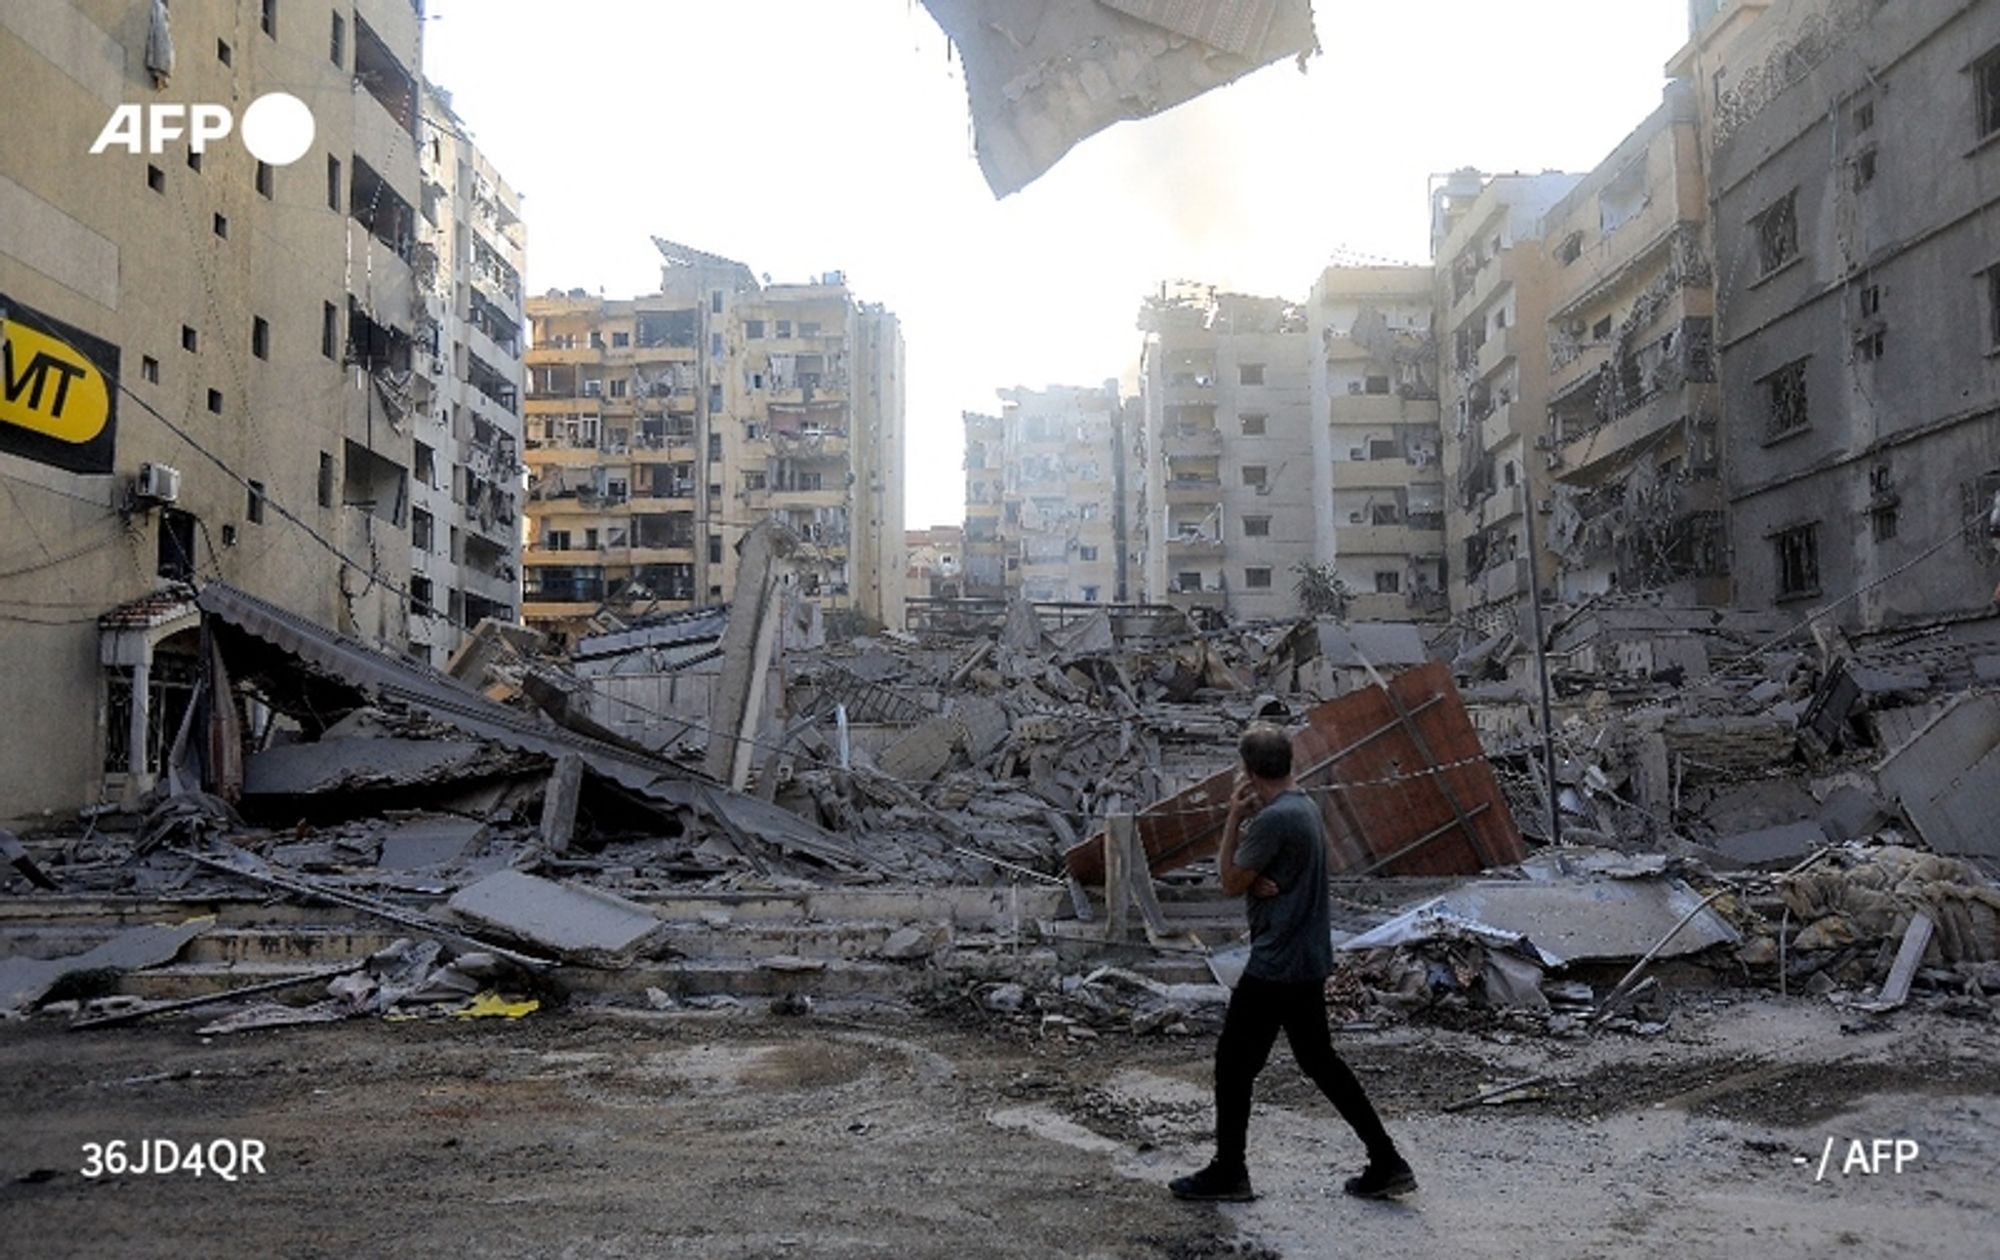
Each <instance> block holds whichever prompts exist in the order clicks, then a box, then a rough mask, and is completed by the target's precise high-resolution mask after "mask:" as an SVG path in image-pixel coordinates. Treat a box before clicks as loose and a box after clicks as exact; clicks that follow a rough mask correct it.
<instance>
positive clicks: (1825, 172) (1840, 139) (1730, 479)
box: [1675, 0, 2000, 629]
mask: <svg viewBox="0 0 2000 1260" xmlns="http://www.w3.org/2000/svg"><path fill="white" fill-rule="evenodd" d="M1739 7H1740V6H1736V5H1729V6H1724V7H1723V8H1722V10H1721V11H1720V12H1718V13H1716V14H1715V15H1714V16H1713V17H1712V18H1711V19H1710V21H1711V23H1712V24H1715V25H1730V26H1731V27H1732V29H1731V30H1728V31H1725V32H1723V33H1724V34H1727V35H1732V36H1733V44H1732V45H1731V46H1730V47H1727V48H1725V47H1722V46H1721V42H1720V37H1719V36H1718V35H1716V34H1714V33H1712V32H1710V31H1708V30H1706V29H1703V30H1697V32H1696V36H1695V38H1694V40H1693V41H1691V44H1690V47H1689V49H1688V50H1686V51H1684V52H1683V54H1682V55H1681V56H1680V57H1679V58H1677V59H1676V63H1675V68H1676V69H1678V70H1680V71H1682V72H1684V73H1685V74H1686V75H1687V76H1688V77H1689V78H1690V79H1691V80H1692V81H1693V83H1694V85H1695V91H1696V95H1697V98H1698V99H1700V100H1702V101H1704V102H1709V103H1710V105H1711V109H1710V113H1711V115H1712V122H1711V125H1710V128H1709V130H1708V133H1707V135H1706V137H1705V139H1706V144H1707V149H1708V152H1707V162H1708V172H1709V188H1710V194H1711V197H1712V201H1713V207H1714V224H1715V229H1714V236H1715V251H1716V284H1717V307H1718V313H1717V321H1718V332H1717V344H1718V347H1719V351H1720V362H1721V373H1722V394H1723V411H1724V423H1725V433H1726V442H1725V447H1726V449H1725V451H1724V471H1725V484H1726V487H1727V493H1728V499H1729V524H1730V531H1731V538H1732V555H1731V567H1732V573H1733V579H1734V596H1735V601H1736V603H1737V604H1738V605H1739V606H1742V607H1747V608H1758V609H1768V608H1780V609H1786V610H1795V611H1797V612H1800V613H1804V612H1806V611H1808V610H1813V609H1817V608H1820V607H1822V606H1829V605H1830V606H1832V607H1833V608H1834V610H1835V612H1834V615H1835V616H1836V617H1837V619H1838V620H1839V621H1840V622H1841V623H1843V624H1844V625H1846V626H1848V627H1850V628H1856V629H1877V628H1889V627H1894V626H1898V625H1905V624H1912V623H1920V622H1926V621H1934V620H1937V619H1940V618H1952V617H1960V616H1977V615H1985V614H1990V612H1991V608H1992V600H1993V592H1994V586H1995V582H1996V580H2000V552H1996V549H1995V546H1994V541H1993V538H1992V536H1991V532H1990V529H1989V525H1988V516H1989V512H1990V509H1991V508H1992V505H1993V504H1994V502H1995V496H1996V494H2000V235H1996V232H1995V230H1994V229H1993V227H1992V219H1993V214H1992V210H1993V207H1994V204H1995V201H1996V199H2000V7H1996V6H1994V5H1990V4H1973V5H1935V4H1912V5H1886V6H1885V5H1879V4H1875V3H1869V2H1867V0H1822V2H1819V3H1792V2H1789V0H1787V2H1781V3H1773V4H1770V5H1769V6H1768V7H1762V6H1758V8H1759V9H1760V10H1761V11H1759V12H1757V13H1755V14H1754V15H1752V17H1753V18H1754V20H1749V21H1748V22H1747V25H1746V21H1745V19H1744V17H1743V16H1742V15H1740V14H1738V13H1737V9H1738V8H1739Z"/></svg>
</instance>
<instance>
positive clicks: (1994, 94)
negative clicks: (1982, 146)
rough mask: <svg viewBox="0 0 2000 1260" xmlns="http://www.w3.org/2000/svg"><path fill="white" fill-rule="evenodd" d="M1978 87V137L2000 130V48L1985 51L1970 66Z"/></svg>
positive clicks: (1983, 137) (1984, 136) (1982, 137)
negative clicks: (1984, 54) (1977, 62)
mask: <svg viewBox="0 0 2000 1260" xmlns="http://www.w3.org/2000/svg"><path fill="white" fill-rule="evenodd" d="M1972 76H1973V79H1974V81H1975V83H1976V84H1977V88H1978V100H1977V110H1978V124H1979V138H1980V139H1982V140H1983V139H1985V138H1986V137H1987V136H1990V135H1992V134H1993V133H1994V132H1996V131H2000V50H1996V51H1994V52H1990V53H1987V54H1986V56H1985V57H1983V58H1981V59H1980V61H1979V64H1977V65H1975V66H1974V67H1973V68H1972Z"/></svg>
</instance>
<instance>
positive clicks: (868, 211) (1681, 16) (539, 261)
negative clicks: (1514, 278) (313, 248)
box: [425, 0, 1687, 528]
mask: <svg viewBox="0 0 2000 1260" xmlns="http://www.w3.org/2000/svg"><path fill="white" fill-rule="evenodd" d="M1050 2H1062V3H1071V2H1074V3H1084V2H1087V0H1050ZM1314 10H1315V19H1316V24H1317V27H1318V31H1319V40H1320V44H1321V46H1322V48H1323V49H1324V52H1323V53H1322V54H1321V55H1320V56H1318V57H1315V58H1313V59H1311V61H1309V62H1308V64H1307V70H1306V72H1305V73H1303V74H1301V73H1300V72H1299V70H1298V69H1297V68H1296V65H1295V63H1294V62H1292V61H1291V60H1289V59H1288V60H1285V61H1282V62H1280V63H1278V64H1276V65H1273V66H1269V67H1266V68H1265V69H1263V70H1261V71H1259V72H1257V73H1256V74H1253V75H1250V76H1248V77H1246V78H1244V79H1242V80H1239V81H1238V82H1236V83H1234V84H1232V85H1230V86H1228V87H1224V88H1219V89H1217V90H1215V91H1212V92H1209V93H1207V94H1206V95H1204V96H1202V97H1198V98H1196V99H1195V100H1194V101H1191V102H1189V103H1187V104H1185V105H1182V106H1180V107H1179V108H1177V109H1174V110H1171V111H1169V112H1167V113H1165V114H1161V115H1158V116H1156V117H1154V118H1151V119H1145V120H1141V121H1136V122H1126V123H1120V124H1117V125H1116V126H1114V127H1112V128H1110V129H1109V130H1107V131H1104V132H1100V133H1099V134H1098V135H1097V136H1095V137H1093V138H1091V139H1089V140H1086V141H1084V142H1083V143H1082V144H1080V145H1078V146H1077V147H1076V148H1075V149H1073V150H1071V151H1070V153H1069V155H1068V156H1067V157H1065V158H1064V159H1063V160H1062V161H1061V162H1059V163H1058V164H1057V165H1056V166H1055V167H1054V168H1053V169H1052V170H1050V171H1049V172H1048V173H1047V174H1045V175H1043V176H1042V178H1041V179H1040V180H1038V181H1037V182H1035V183H1034V184H1031V185H1029V186H1028V188H1026V189H1025V190H1023V191H1022V192H1019V193H1016V194H1014V195H1013V196H1011V197H1008V198H1006V199H1005V200H1000V201H996V200H995V199H994V197H993V195H992V193H991V192H990V191H989V190H988V189H987V187H986V183H985V181H984V179H983V178H982V177H981V176H980V173H979V168H978V164H977V162H976V160H975V159H974V157H973V151H972V128H971V123H970V121H969V118H968V116H967V111H966V101H965V87H964V82H963V79H962V78H961V76H960V74H959V71H958V66H957V63H956V60H955V59H954V58H953V57H952V56H951V55H950V50H949V47H948V44H947V41H946V40H945V38H944V36H943V34H942V33H941V32H940V31H939V30H938V28H937V26H936V25H935V24H934V23H933V22H932V21H931V20H930V16H929V14H928V13H927V12H925V10H924V9H923V7H922V6H921V5H920V4H918V3H917V2H916V0H728V2H727V3H714V2H713V0H563V2H562V3H559V4H550V3H547V0H429V5H428V12H429V20H428V24H427V26H426V29H425V41H426V44H425V68H426V73H427V74H428V76H429V77H430V78H431V79H432V80H433V81H434V82H436V83H438V84H440V85H441V86H443V87H445V88H446V89H448V90H449V91H450V92H451V93H452V98H453V106H454V108H455V109H456V111H457V112H458V113H459V115H460V116H461V117H462V118H463V119H464V120H465V121H466V123H467V124H468V126H469V127H470V128H471V130H472V132H473V134H474V137H475V139H476V140H477V142H478V143H479V145H480V147H481V148H482V149H483V150H484V151H485V152H486V153H487V155H488V156H489V157H490V158H491V159H492V161H493V162H494V164H495V165H496V166H497V167H498V168H499V170H500V172H501V173H502V175H503V176H504V177H505V178H506V179H507V181H508V182H509V183H510V184H512V185H513V186H514V187H515V188H516V189H517V190H519V191H520V192H522V193H523V194H524V195H525V200H524V203H523V215H524V217H525V219H526V221H527V229H528V276H527V286H528V292H530V293H541V292H544V291H546V290H548V289H551V288H560V289H569V288H584V289H588V290H591V291H593V292H595V291H599V290H602V292H603V293H604V294H605V295H606V296H608V297H613V298H625V297H633V296H636V295H638V294H643V293H649V292H653V291H654V290H656V289H657V287H658V280H659V256H658V254H657V252H656V251H655V250H654V249H653V246H652V243H651V238H652V237H654V236H656V235H657V236H664V237H667V238H669V239H671V240H676V241H680V242H682V243H684V244H687V245H690V246H693V247H695V248H697V249H702V250H707V251H710V252H713V253H718V254H723V255H726V256H728V257H731V258H736V259H739V260H741V261H743V262H745V263H747V264H748V265H749V267H750V269H751V270H752V271H753V272H756V273H758V274H759V275H760V276H761V275H765V274H768V275H769V276H770V277H771V278H772V279H773V280H775V281H777V282H780V283H782V282H785V281H797V280H803V279H806V278H808V277H811V276H816V275H818V274H820V273H822V272H826V271H844V272H845V273H846V275H847V281H848V285H849V287H850V288H851V290H852V291H853V292H854V294H855V295H856V296H857V297H858V298H859V299H861V300H863V301H869V302H881V303H883V304H884V305H886V306H887V307H888V308H889V309H890V310H892V311H894V312H896V314H897V315H898V317H899V318H900V319H901V321H902V328H903V337H904V341H905V344H906V347H907V356H908V358H907V365H906V372H907V385H906V408H907V415H908V434H909V439H908V445H907V449H906V459H907V462H908V468H909V471H908V480H907V486H906V491H907V501H908V508H907V523H908V525H909V526H910V527H911V528H921V527H924V526H926V525H932V524H952V523H956V522H958V521H959V520H960V519H961V517H962V516H963V514H964V504H963V495H964V474H963V471H962V465H961V458H962V440H961V439H962V431H961V428H960V420H959V416H960V413H961V412H963V411H967V410H971V411H984V412H992V411H994V410H995V409H996V408H997V407H998V405H999V404H998V402H997V401H996V399H995V397H994V391H995V390H997V389H1002V388H1010V387H1014V386H1022V385H1025V386H1028V387H1030V388H1041V387H1042V386H1045V385H1051V384H1069V385H1097V384H1101V383H1102V382H1104V381H1106V380H1111V379H1117V380H1120V381H1122V382H1124V383H1125V386H1126V388H1127V389H1128V391H1129V390H1130V388H1131V384H1132V381H1133V379H1134V377H1135V374H1136V369H1137V364H1138V355H1139V344H1140V334H1139V332H1138V330H1137V327H1136V320H1137V314H1138V309H1139V304H1140V302H1141V300H1142V299H1143V298H1144V297H1145V295H1146V294H1147V293H1149V292H1152V291H1154V290H1156V289H1157V288H1158V286H1159V284H1160V282H1161V281H1163V280H1173V279H1187V280H1196V281H1200V282H1203V283H1207V284H1214V285H1218V286H1220V287H1223V288H1226V289H1233V290H1237V291H1241V292H1252V293H1268V294H1273V295H1279V296H1286V297H1292V298H1297V299H1302V298H1304V297H1305V295H1306V292H1307V290H1308V289H1310V287H1311V286H1312V283H1313V281H1314V279H1315V278H1316V277H1317V275H1318V272H1319V269H1320V268H1322V267H1324V266H1326V265H1327V264H1328V263H1329V262H1336V261H1346V262H1373V261H1383V260H1388V261H1400V262H1424V261H1427V260H1428V254H1429V240H1428V238H1429V201H1428V191H1427V189H1428V184H1429V180H1430V177H1431V176H1432V175H1434V174H1439V173H1442V172H1446V171H1451V170H1454V169H1457V168H1459V167H1464V166H1475V167H1478V168H1479V169H1481V170H1485V171H1489V172H1492V171H1541V170H1572V171H1587V170H1589V169H1590V168H1591V167H1593V166H1595V165H1596V164H1597V162H1598V161H1599V160H1601V159H1602V158H1603V157H1604V156H1605V155H1606V154H1608V153H1609V152H1610V151H1611V150H1612V149H1613V148H1615V147H1616V146H1617V144H1618V142H1619V141H1620V140H1622V139H1623V138H1624V137H1625V136H1626V135H1627V134H1628V133H1630V132H1631V130H1632V129H1633V128H1635V127H1636V126H1638V124H1639V123H1640V122H1641V121H1643V120H1644V119H1645V117H1646V116H1647V115H1648V114H1649V113H1651V112H1652V110H1653V109H1655V108H1656V107H1657V106H1658V105H1659V103H1660V89H1661V87H1662V85H1663V83H1664V78H1663V73H1662V67H1663V66H1664V65H1665V63H1666V61H1667V60H1668V58H1670V57H1671V56H1672V55H1673V53H1674V52H1675V51H1676V50H1677V49H1678V48H1679V47H1680V46H1681V44H1682V43H1683V42H1685V37H1686V32H1687V6H1686V3H1685V0H1394V2H1393V3H1381V2H1379V0H1378V2H1377V3H1372V4H1365V5H1364V4H1359V3H1351V2H1349V0H1315V4H1314Z"/></svg>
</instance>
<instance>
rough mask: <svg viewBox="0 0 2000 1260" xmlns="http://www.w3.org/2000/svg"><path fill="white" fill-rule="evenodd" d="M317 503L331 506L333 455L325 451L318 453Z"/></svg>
mask: <svg viewBox="0 0 2000 1260" xmlns="http://www.w3.org/2000/svg"><path fill="white" fill-rule="evenodd" d="M319 505H320V506H321V507H323V508H330V507H332V506H333V456H331V455H329V454H327V453H326V452H325V451H321V452H320V453H319Z"/></svg>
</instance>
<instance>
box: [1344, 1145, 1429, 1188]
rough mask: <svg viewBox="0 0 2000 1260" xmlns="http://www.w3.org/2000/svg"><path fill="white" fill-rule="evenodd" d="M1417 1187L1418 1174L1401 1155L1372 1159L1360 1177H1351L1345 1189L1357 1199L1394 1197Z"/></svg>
mask: <svg viewBox="0 0 2000 1260" xmlns="http://www.w3.org/2000/svg"><path fill="white" fill-rule="evenodd" d="M1416 1188H1417V1175H1416V1174H1415V1173H1413V1172H1411V1171H1410V1166H1409V1164H1408V1163H1406V1162H1404V1160H1403V1158H1402V1157H1401V1156H1400V1155H1396V1156H1391V1157H1390V1158H1388V1159H1371V1160H1369V1161H1368V1167H1366V1168H1364V1169H1362V1170H1361V1175H1360V1176H1358V1177H1349V1178H1348V1179H1347V1185H1346V1187H1345V1189H1346V1190H1347V1193H1349V1194H1351V1195H1353V1196H1354V1197H1355V1198H1357V1199H1393V1198H1395V1197H1396V1196H1397V1195H1399V1194H1408V1193H1409V1192H1410V1191H1412V1190H1415V1189H1416Z"/></svg>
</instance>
